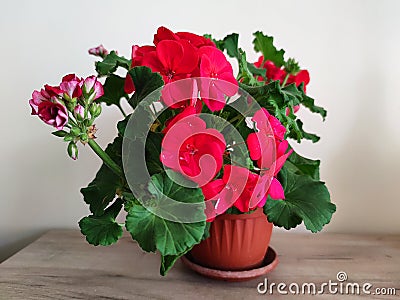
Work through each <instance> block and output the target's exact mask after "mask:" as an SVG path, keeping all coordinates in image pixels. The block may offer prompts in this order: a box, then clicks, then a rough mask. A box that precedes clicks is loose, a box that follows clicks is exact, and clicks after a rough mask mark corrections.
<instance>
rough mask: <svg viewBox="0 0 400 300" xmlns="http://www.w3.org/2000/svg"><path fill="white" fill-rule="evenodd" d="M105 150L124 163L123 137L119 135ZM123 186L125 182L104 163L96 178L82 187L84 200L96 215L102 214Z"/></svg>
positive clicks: (116, 160) (115, 159)
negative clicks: (122, 156) (122, 154)
mask: <svg viewBox="0 0 400 300" xmlns="http://www.w3.org/2000/svg"><path fill="white" fill-rule="evenodd" d="M105 152H106V153H107V154H108V155H109V156H110V157H111V158H112V159H113V160H114V161H115V162H116V163H117V164H119V165H122V158H121V152H122V138H121V137H117V138H116V139H115V140H114V142H113V143H111V144H109V145H108V146H107V148H106V150H105ZM122 187H123V182H122V180H121V178H119V177H118V176H117V175H115V173H114V172H113V171H112V170H110V168H109V167H107V166H106V165H104V164H103V165H102V166H101V167H100V170H99V171H98V172H97V174H96V177H95V179H94V180H93V181H92V182H91V183H89V185H88V186H87V187H85V188H82V189H81V193H82V195H83V197H84V201H85V202H86V203H87V204H89V208H90V211H91V212H92V213H93V214H94V215H95V216H101V215H103V213H104V209H105V208H106V207H107V206H108V204H109V203H110V202H112V201H113V200H114V198H115V195H116V192H117V189H119V188H122Z"/></svg>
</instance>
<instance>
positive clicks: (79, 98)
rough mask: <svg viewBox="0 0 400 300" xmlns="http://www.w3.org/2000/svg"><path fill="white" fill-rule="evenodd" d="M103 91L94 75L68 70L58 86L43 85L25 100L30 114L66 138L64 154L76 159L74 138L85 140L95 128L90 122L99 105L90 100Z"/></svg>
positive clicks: (75, 139) (99, 95)
mask: <svg viewBox="0 0 400 300" xmlns="http://www.w3.org/2000/svg"><path fill="white" fill-rule="evenodd" d="M103 94H104V91H103V85H102V84H101V83H100V82H99V81H98V80H97V77H96V76H89V77H87V78H86V79H83V78H79V77H77V76H76V75H75V74H69V75H66V76H64V77H63V78H62V80H61V83H60V84H59V85H58V86H50V85H45V86H44V87H43V88H42V89H41V90H40V91H34V92H33V93H32V99H30V100H29V104H30V106H31V108H32V115H37V116H38V117H39V118H40V119H41V120H42V121H43V122H45V123H46V124H49V125H51V126H53V127H55V128H56V129H57V130H58V131H57V132H55V133H54V134H55V135H57V136H60V137H64V140H65V141H69V142H70V143H69V145H68V154H69V155H70V156H71V158H73V159H76V158H77V153H78V150H77V146H76V142H77V141H78V140H80V141H82V142H87V141H88V139H89V138H90V136H91V135H93V134H94V132H95V127H94V125H93V122H94V120H95V118H97V117H98V116H99V115H100V113H101V106H100V105H99V104H96V103H94V102H93V101H94V100H96V99H98V98H100V97H101V96H102V95H103ZM65 127H67V128H69V129H70V132H69V133H67V132H66V131H64V128H65Z"/></svg>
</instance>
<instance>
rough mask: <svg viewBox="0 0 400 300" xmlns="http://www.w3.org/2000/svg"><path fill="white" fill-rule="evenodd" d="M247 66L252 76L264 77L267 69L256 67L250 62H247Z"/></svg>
mask: <svg viewBox="0 0 400 300" xmlns="http://www.w3.org/2000/svg"><path fill="white" fill-rule="evenodd" d="M247 68H248V69H249V71H250V72H251V73H253V75H254V76H262V77H265V75H266V73H267V70H266V69H262V68H257V67H256V66H255V65H254V64H252V63H249V62H248V63H247Z"/></svg>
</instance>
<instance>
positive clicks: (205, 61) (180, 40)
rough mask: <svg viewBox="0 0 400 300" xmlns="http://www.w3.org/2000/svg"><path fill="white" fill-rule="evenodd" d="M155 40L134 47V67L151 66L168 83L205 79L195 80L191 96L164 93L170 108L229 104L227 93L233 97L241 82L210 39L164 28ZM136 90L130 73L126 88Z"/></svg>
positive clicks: (211, 107)
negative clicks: (182, 97)
mask: <svg viewBox="0 0 400 300" xmlns="http://www.w3.org/2000/svg"><path fill="white" fill-rule="evenodd" d="M153 43H154V46H138V45H134V46H132V65H131V67H132V68H133V67H136V66H146V67H149V68H150V69H151V70H152V71H153V72H158V73H160V74H161V76H162V78H163V80H164V82H165V84H168V83H171V82H174V81H177V80H182V79H187V78H199V77H201V78H202V80H201V82H195V81H193V82H192V85H193V86H192V87H191V90H194V91H193V93H192V94H194V95H195V97H191V99H188V100H186V101H174V100H175V98H177V97H174V95H173V94H172V95H169V96H170V97H165V96H164V97H163V100H164V103H165V104H166V105H168V106H169V107H171V108H182V107H186V106H191V105H194V106H196V107H197V110H198V111H200V110H201V105H202V102H204V103H205V104H206V105H207V107H208V108H209V109H210V110H211V111H219V110H221V109H222V108H223V107H224V105H225V99H224V95H226V96H232V95H233V94H235V92H236V91H237V86H238V83H237V81H236V79H235V77H234V76H233V70H232V66H231V64H230V63H229V62H228V61H227V59H226V57H225V55H224V54H223V52H222V51H221V50H219V49H218V48H217V47H216V46H215V44H214V43H213V42H212V41H211V40H210V39H207V38H205V37H202V36H199V35H196V34H193V33H190V32H177V33H174V32H172V31H171V30H169V29H167V28H165V27H160V28H159V29H158V30H157V33H156V34H155V35H154V40H153ZM206 79H209V80H206ZM229 83H230V84H229ZM166 87H167V86H166ZM134 90H135V87H134V84H133V81H132V78H130V76H127V78H126V82H125V91H126V92H127V93H128V94H130V93H132V92H133V91H134ZM197 92H198V93H197ZM198 94H199V95H200V97H198Z"/></svg>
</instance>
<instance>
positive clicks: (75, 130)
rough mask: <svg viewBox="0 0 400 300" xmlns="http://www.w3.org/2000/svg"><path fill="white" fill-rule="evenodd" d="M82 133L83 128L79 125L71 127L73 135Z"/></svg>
mask: <svg viewBox="0 0 400 300" xmlns="http://www.w3.org/2000/svg"><path fill="white" fill-rule="evenodd" d="M80 133H81V130H80V129H79V128H78V127H72V128H71V134H72V135H74V136H78V135H80Z"/></svg>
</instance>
